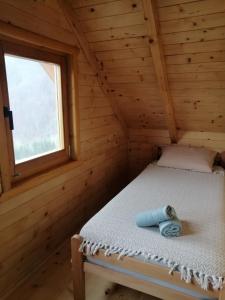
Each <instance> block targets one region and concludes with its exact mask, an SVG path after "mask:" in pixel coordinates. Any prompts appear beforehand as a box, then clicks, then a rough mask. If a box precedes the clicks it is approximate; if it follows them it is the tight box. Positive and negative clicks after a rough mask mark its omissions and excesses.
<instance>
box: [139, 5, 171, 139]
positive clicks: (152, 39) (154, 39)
mask: <svg viewBox="0 0 225 300" xmlns="http://www.w3.org/2000/svg"><path fill="white" fill-rule="evenodd" d="M143 7H144V14H145V17H146V24H147V27H148V33H149V43H150V49H151V53H152V59H153V63H154V67H155V72H156V77H157V80H158V85H159V90H160V93H161V96H162V99H163V101H164V104H165V110H166V113H167V120H168V128H169V132H170V137H171V141H172V142H176V141H177V133H176V121H175V116H174V109H173V102H172V97H171V94H170V91H169V83H168V78H167V70H166V64H165V60H164V53H163V49H162V45H161V41H160V37H159V24H158V15H157V14H158V13H157V11H156V7H155V3H154V2H153V1H145V0H143Z"/></svg>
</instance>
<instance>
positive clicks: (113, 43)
mask: <svg viewBox="0 0 225 300" xmlns="http://www.w3.org/2000/svg"><path fill="white" fill-rule="evenodd" d="M90 45H91V49H92V50H93V51H95V52H99V51H110V50H119V49H133V48H144V47H148V46H149V43H148V38H147V37H145V36H143V37H135V38H129V39H119V40H110V41H104V42H95V43H90Z"/></svg>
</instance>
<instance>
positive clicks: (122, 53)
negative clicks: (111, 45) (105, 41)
mask: <svg viewBox="0 0 225 300" xmlns="http://www.w3.org/2000/svg"><path fill="white" fill-rule="evenodd" d="M95 55H96V57H97V59H98V60H102V61H108V60H113V59H129V58H138V57H149V56H150V55H151V54H150V53H149V48H148V47H145V48H137V49H123V50H117V49H115V50H112V51H110V50H109V51H102V52H96V53H95Z"/></svg>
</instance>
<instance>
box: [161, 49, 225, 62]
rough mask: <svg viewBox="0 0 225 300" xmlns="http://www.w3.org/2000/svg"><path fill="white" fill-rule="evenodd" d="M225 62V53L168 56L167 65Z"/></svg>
mask: <svg viewBox="0 0 225 300" xmlns="http://www.w3.org/2000/svg"><path fill="white" fill-rule="evenodd" d="M219 61H220V62H225V51H211V52H206V53H189V54H178V55H169V56H166V64H167V65H184V64H196V63H205V62H206V63H208V62H219Z"/></svg>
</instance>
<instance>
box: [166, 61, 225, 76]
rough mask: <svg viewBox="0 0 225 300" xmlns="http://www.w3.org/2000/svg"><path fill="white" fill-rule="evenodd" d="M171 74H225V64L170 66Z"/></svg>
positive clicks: (168, 67)
mask: <svg viewBox="0 0 225 300" xmlns="http://www.w3.org/2000/svg"><path fill="white" fill-rule="evenodd" d="M167 70H168V74H169V73H181V74H183V73H199V72H200V73H203V72H205V73H207V72H214V71H215V72H224V71H225V62H209V63H201V64H184V65H168V66H167Z"/></svg>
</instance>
